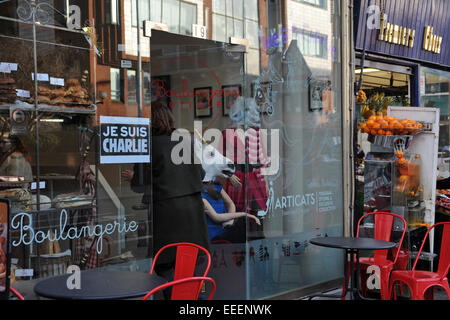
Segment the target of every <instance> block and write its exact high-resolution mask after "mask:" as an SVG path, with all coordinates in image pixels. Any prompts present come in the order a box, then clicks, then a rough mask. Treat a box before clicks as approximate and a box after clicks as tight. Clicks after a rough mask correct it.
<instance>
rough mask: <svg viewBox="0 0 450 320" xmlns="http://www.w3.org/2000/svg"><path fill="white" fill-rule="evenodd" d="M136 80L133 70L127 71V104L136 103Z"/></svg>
mask: <svg viewBox="0 0 450 320" xmlns="http://www.w3.org/2000/svg"><path fill="white" fill-rule="evenodd" d="M136 84H137V79H136V71H135V70H127V86H128V103H136V102H137V95H136V92H137V88H136Z"/></svg>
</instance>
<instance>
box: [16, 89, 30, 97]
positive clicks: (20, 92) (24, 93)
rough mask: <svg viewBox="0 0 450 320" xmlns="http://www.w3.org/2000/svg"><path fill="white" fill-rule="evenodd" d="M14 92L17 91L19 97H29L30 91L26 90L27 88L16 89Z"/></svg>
mask: <svg viewBox="0 0 450 320" xmlns="http://www.w3.org/2000/svg"><path fill="white" fill-rule="evenodd" d="M16 93H17V96H18V97H21V98H29V97H30V91H28V90H22V89H16Z"/></svg>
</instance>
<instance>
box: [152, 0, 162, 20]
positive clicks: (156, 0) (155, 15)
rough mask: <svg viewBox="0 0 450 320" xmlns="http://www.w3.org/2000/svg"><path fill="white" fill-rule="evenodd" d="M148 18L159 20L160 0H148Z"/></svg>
mask: <svg viewBox="0 0 450 320" xmlns="http://www.w3.org/2000/svg"><path fill="white" fill-rule="evenodd" d="M150 19H151V20H152V21H155V22H161V0H151V1H150Z"/></svg>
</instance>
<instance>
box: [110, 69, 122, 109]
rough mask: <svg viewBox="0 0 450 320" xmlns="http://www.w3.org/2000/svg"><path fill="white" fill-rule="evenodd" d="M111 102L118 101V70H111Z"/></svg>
mask: <svg viewBox="0 0 450 320" xmlns="http://www.w3.org/2000/svg"><path fill="white" fill-rule="evenodd" d="M110 75H111V100H112V101H120V69H116V68H111V70H110Z"/></svg>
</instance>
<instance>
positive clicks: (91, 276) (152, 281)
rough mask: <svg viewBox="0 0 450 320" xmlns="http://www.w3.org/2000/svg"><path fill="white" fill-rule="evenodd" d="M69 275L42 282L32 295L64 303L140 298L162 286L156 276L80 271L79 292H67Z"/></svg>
mask: <svg viewBox="0 0 450 320" xmlns="http://www.w3.org/2000/svg"><path fill="white" fill-rule="evenodd" d="M71 276H74V274H73V273H70V274H66V275H61V276H56V277H51V278H46V279H43V280H41V281H40V282H38V283H37V284H36V286H35V287H34V291H35V292H36V293H37V294H38V295H40V296H42V297H46V298H50V299H65V300H75V299H76V300H107V299H130V298H137V297H143V296H144V295H146V294H147V293H148V292H149V291H150V290H152V289H154V288H155V287H157V286H159V285H162V284H164V283H166V282H167V281H166V280H165V279H164V278H161V277H159V276H157V275H156V274H149V273H144V272H129V271H103V270H83V271H81V273H80V280H81V283H80V289H76V288H74V289H69V288H68V286H67V280H69V283H75V281H71V280H73V278H71V279H68V278H69V277H71Z"/></svg>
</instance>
